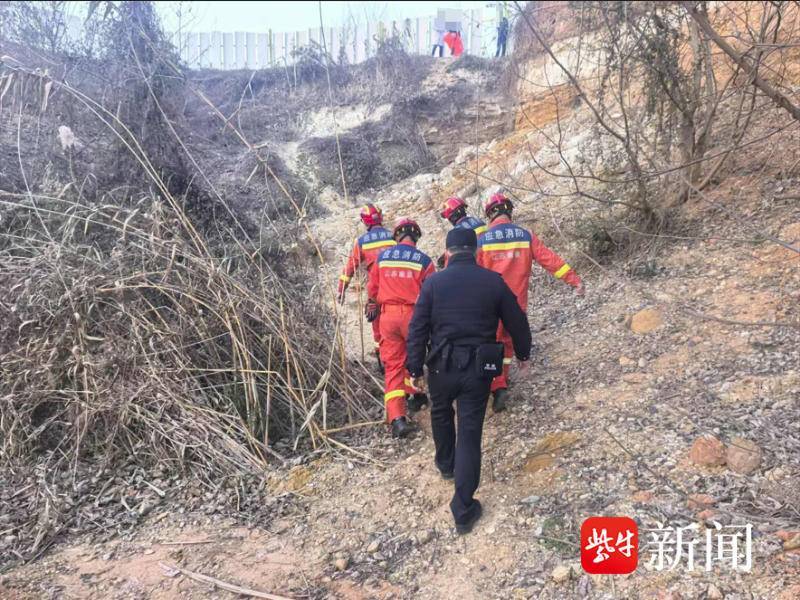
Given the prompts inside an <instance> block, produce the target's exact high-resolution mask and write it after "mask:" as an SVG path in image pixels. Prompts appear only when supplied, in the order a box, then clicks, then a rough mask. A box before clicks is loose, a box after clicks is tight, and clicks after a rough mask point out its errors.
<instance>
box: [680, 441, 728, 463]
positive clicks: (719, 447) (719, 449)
mask: <svg viewBox="0 0 800 600" xmlns="http://www.w3.org/2000/svg"><path fill="white" fill-rule="evenodd" d="M689 459H690V460H691V461H692V462H693V463H694V464H696V465H701V466H704V467H711V466H716V465H724V464H725V444H723V443H722V442H721V441H719V440H718V439H717V438H715V437H714V436H713V435H706V436H702V437H699V438H697V439H696V440H695V441H694V444H692V449H691V450H690V451H689Z"/></svg>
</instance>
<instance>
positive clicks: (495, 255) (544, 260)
mask: <svg viewBox="0 0 800 600" xmlns="http://www.w3.org/2000/svg"><path fill="white" fill-rule="evenodd" d="M477 259H478V264H479V265H481V266H482V267H485V268H487V269H490V270H492V271H494V272H495V273H500V275H502V276H503V279H504V280H505V282H506V284H507V285H508V287H510V288H511V291H512V292H514V295H515V296H516V297H517V302H519V306H520V308H522V310H524V311H527V310H528V282H529V281H530V277H531V267H532V265H533V261H536V262H537V263H539V264H540V265H541V266H542V267H544V269H545V270H546V271H547V272H548V273H550V274H552V275H553V276H554V277H556V279H563V280H564V281H565V282H566V283H568V284H569V285H571V286H573V287H576V288H577V287H578V286H580V284H581V279H580V277H578V275H577V273H575V271H573V270H572V267H570V266H569V265H568V264H567V263H566V262H565V261H564V259H563V258H561V257H560V256H559V255H558V254H556V253H555V252H553V251H552V250H550V248H548V247H547V246H545V245H544V244H543V243H542V241H541V240H540V239H539V238H538V237H536V236H535V235H534V234H533V233H531V232H530V231H528V230H527V229H525V228H524V227H520V226H519V225H515V224H514V223H512V222H511V219H510V218H508V217H507V216H505V215H500V216H499V217H497V218H496V219H495V220H494V221H492V222H491V223H490V224H489V229H488V231H486V232H485V233H484V234H483V235H481V236H480V237H479V238H478V255H477ZM497 340H498V341H499V342H502V343H503V344H504V345H505V358H504V360H503V374H502V375H500V376H499V377H496V378H495V379H494V380H493V381H492V391H493V392H494V391H495V390H499V389H505V388H507V387H508V369H509V366H510V365H511V360H512V358H513V356H514V348H513V345H512V343H511V336H509V335H508V332H507V331H505V330H504V329H503V325H502V323H501V324H500V326H499V327H498V330H497Z"/></svg>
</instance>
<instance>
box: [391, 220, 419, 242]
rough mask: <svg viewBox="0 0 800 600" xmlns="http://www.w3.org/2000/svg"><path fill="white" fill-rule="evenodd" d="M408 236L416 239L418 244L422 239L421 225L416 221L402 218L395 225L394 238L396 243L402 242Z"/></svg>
mask: <svg viewBox="0 0 800 600" xmlns="http://www.w3.org/2000/svg"><path fill="white" fill-rule="evenodd" d="M407 235H410V236H411V237H412V238H414V242H415V243H416V242H417V240H419V238H421V237H422V230H421V229H420V228H419V225H418V224H417V222H416V221H415V220H414V219H409V218H408V217H400V218H399V219H397V221H395V223H394V229H393V230H392V237H393V238H394V239H395V241H400V240H401V239H402V238H403V237H405V236H407Z"/></svg>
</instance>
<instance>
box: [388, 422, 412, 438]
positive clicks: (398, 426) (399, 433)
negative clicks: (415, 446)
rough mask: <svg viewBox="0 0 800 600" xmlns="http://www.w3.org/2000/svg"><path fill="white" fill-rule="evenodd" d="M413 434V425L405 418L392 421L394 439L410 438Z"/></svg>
mask: <svg viewBox="0 0 800 600" xmlns="http://www.w3.org/2000/svg"><path fill="white" fill-rule="evenodd" d="M410 433H411V425H409V424H408V419H406V418H405V417H397V418H396V419H395V420H394V421H392V437H395V438H404V437H408V434H410Z"/></svg>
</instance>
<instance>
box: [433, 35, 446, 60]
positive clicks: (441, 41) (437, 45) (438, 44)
mask: <svg viewBox="0 0 800 600" xmlns="http://www.w3.org/2000/svg"><path fill="white" fill-rule="evenodd" d="M444 32H445V30H444V28H442V29H438V28H437V29H436V43H435V44H434V45H433V52H431V56H436V49H437V48H438V49H439V58H441V57H442V56H444Z"/></svg>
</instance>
